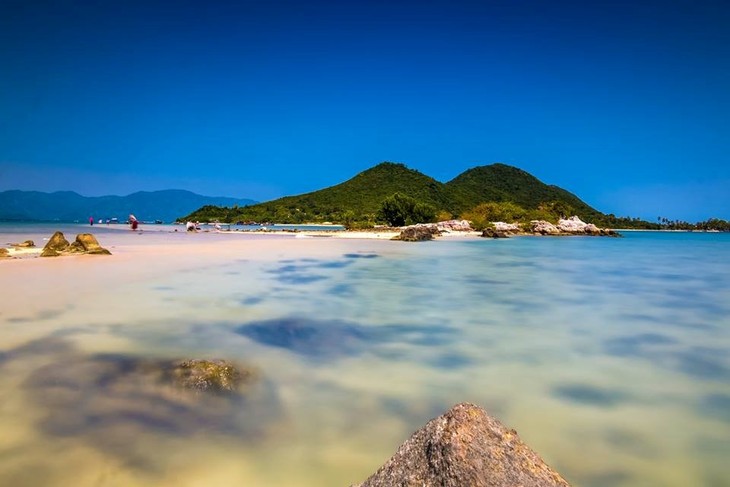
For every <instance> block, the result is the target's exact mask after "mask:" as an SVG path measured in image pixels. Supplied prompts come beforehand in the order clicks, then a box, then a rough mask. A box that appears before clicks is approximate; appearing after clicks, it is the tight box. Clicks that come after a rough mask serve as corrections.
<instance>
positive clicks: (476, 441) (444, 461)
mask: <svg viewBox="0 0 730 487" xmlns="http://www.w3.org/2000/svg"><path fill="white" fill-rule="evenodd" d="M410 486H419V487H436V486H439V487H464V486H470V487H514V486H520V487H568V486H569V484H568V482H566V481H565V479H563V478H562V477H561V476H560V474H558V473H557V472H555V471H554V470H553V469H552V468H550V467H549V466H548V465H547V464H546V463H545V462H544V461H543V460H542V458H540V456H539V455H538V454H537V453H535V452H534V451H533V450H532V449H531V448H530V447H529V446H527V445H526V444H525V443H523V442H522V440H520V438H519V436H517V432H516V431H515V430H510V429H507V428H506V427H505V426H504V425H502V424H501V423H500V422H499V421H497V420H496V419H494V418H493V417H491V416H490V415H489V414H488V413H487V412H486V411H485V410H484V409H482V408H480V407H479V406H475V405H474V404H468V403H462V404H457V405H456V406H454V407H452V408H451V409H449V410H448V411H447V412H446V413H445V414H443V415H441V416H439V417H438V418H435V419H432V420H431V421H429V422H428V423H427V424H426V425H425V426H424V427H423V428H421V429H420V430H418V431H416V432H415V433H414V434H413V436H411V437H410V438H409V439H408V440H407V441H406V442H405V443H403V444H402V445H401V446H400V448H398V451H397V452H396V453H395V455H393V457H392V458H391V459H390V460H388V461H387V462H386V463H385V465H383V466H382V467H380V469H379V470H378V471H377V472H375V473H374V474H373V475H372V476H370V477H369V478H368V479H367V480H365V482H363V483H361V484H358V485H357V486H356V487H410Z"/></svg>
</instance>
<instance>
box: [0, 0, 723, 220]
mask: <svg viewBox="0 0 730 487" xmlns="http://www.w3.org/2000/svg"><path fill="white" fill-rule="evenodd" d="M729 158H730V2H727V1H717V2H708V1H671V0H665V1H641V0H633V1H630V2H623V1H616V0H614V1H605V2H604V1H595V2H594V1H575V2H572V1H560V0H557V1H528V0H503V1H490V0H482V1H475V2H462V1H443V2H442V1H427V0H422V1H418V2H415V1H414V2H408V1H398V0H393V1H367V2H357V1H316V0H309V1H302V2H288V1H263V0H262V1H257V2H247V1H230V2H227V1H226V2H221V1H210V0H209V1H205V2H204V1H197V2H193V1H186V0H178V1H174V2H173V1H170V2H160V1H154V0H144V1H130V0H119V1H115V0H98V1H71V0H68V1H62V0H58V1H50V0H47V1H44V0H32V1H28V0H9V1H8V0H0V190H5V189H26V190H40V191H55V190H74V191H77V192H79V193H81V194H83V195H87V196H93V195H102V194H120V195H124V194H129V193H131V192H134V191H137V190H155V189H167V188H182V189H189V190H192V191H195V192H198V193H201V194H205V195H215V196H218V195H225V196H235V197H242V198H252V199H256V200H267V199H272V198H276V197H279V196H283V195H288V194H299V193H303V192H308V191H312V190H315V189H320V188H322V187H326V186H331V185H333V184H337V183H340V182H342V181H344V180H346V179H348V178H350V177H352V176H354V175H355V174H356V173H358V172H360V171H362V170H365V169H367V168H369V167H371V166H373V165H375V164H377V163H378V162H381V161H384V160H389V161H397V162H403V163H405V164H406V165H408V166H409V167H411V168H414V169H417V170H419V171H421V172H423V173H426V174H428V175H429V176H432V177H434V178H436V179H438V180H440V181H444V182H445V181H448V180H449V179H451V178H453V177H455V176H456V175H458V174H459V173H461V172H463V171H464V170H466V169H468V168H470V167H474V166H477V165H483V164H490V163H492V162H504V163H507V164H512V165H515V166H518V167H520V168H522V169H524V170H526V171H528V172H530V173H532V174H534V175H535V176H536V177H538V178H539V179H541V180H542V181H544V182H546V183H549V184H556V185H558V186H561V187H563V188H565V189H568V190H569V191H572V192H573V193H575V194H577V195H578V196H579V197H581V198H582V199H583V200H585V201H586V202H587V203H589V204H590V205H592V206H594V207H596V208H597V209H599V210H601V211H604V212H606V213H615V214H617V215H622V216H625V215H630V216H639V217H643V218H646V219H649V220H652V221H653V220H655V219H656V218H657V217H658V216H665V217H669V218H672V219H674V218H679V219H687V220H691V221H697V220H702V219H706V218H709V217H719V218H725V219H730V160H729Z"/></svg>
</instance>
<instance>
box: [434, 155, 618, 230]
mask: <svg viewBox="0 0 730 487" xmlns="http://www.w3.org/2000/svg"><path fill="white" fill-rule="evenodd" d="M446 187H447V188H448V189H449V190H451V191H452V192H455V193H457V194H458V195H459V197H460V198H461V205H462V206H461V208H462V209H463V210H467V209H469V208H473V207H475V206H476V205H478V204H480V203H484V202H488V201H496V202H504V201H509V202H512V203H515V204H517V205H519V206H521V207H523V208H526V209H533V208H538V207H539V206H540V205H542V204H545V203H548V202H553V203H555V202H558V204H563V205H567V206H566V209H568V208H569V209H572V210H573V212H574V213H575V214H577V215H579V216H581V217H582V218H587V219H588V221H593V220H595V219H596V218H602V217H604V216H605V215H603V213H601V212H600V211H598V210H596V209H595V208H592V207H591V206H589V205H587V204H586V203H585V202H583V201H582V200H581V199H580V198H578V197H577V196H576V195H574V194H573V193H571V192H569V191H566V190H564V189H563V188H560V187H558V186H553V185H548V184H545V183H543V182H542V181H540V180H539V179H537V178H536V177H535V176H533V175H532V174H530V173H528V172H526V171H523V170H522V169H519V168H517V167H513V166H508V165H506V164H491V165H489V166H479V167H474V168H472V169H469V170H467V171H464V172H463V173H461V174H459V175H458V176H456V177H455V178H454V179H452V180H451V181H449V182H448V183H446Z"/></svg>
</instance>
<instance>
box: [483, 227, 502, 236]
mask: <svg viewBox="0 0 730 487" xmlns="http://www.w3.org/2000/svg"><path fill="white" fill-rule="evenodd" d="M481 236H482V237H484V238H509V235H508V234H507V232H503V231H500V230H496V229H494V228H485V229H484V230H482V235H481Z"/></svg>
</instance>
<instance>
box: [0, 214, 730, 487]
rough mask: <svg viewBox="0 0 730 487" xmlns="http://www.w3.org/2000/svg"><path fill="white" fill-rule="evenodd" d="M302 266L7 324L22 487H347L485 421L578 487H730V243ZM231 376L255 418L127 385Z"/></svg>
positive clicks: (8, 415) (350, 254)
mask: <svg viewBox="0 0 730 487" xmlns="http://www.w3.org/2000/svg"><path fill="white" fill-rule="evenodd" d="M100 228H101V227H100ZM70 230H71V231H73V230H74V229H70ZM95 230H96V226H95ZM43 231H45V228H44V229H40V230H39V235H40V234H42V233H43ZM21 233H22V232H21ZM26 233H28V232H26ZM130 234H132V235H134V234H133V232H130ZM16 235H17V234H16ZM5 236H6V235H5V234H3V237H5ZM13 236H15V235H13ZM211 237H212V235H211ZM251 237H254V236H251ZM102 238H103V236H100V240H102ZM125 238H130V239H131V238H132V237H131V236H130V237H125ZM135 238H137V241H139V239H141V238H146V239H148V240H149V242H150V243H154V241H155V240H154V239H155V238H162V237H161V236H159V237H158V236H155V235H148V236H136V235H135ZM165 238H169V236H166V237H165ZM243 238H248V237H243ZM262 238H266V237H262ZM270 238H277V237H270ZM278 238H288V237H278ZM130 241H131V240H130ZM315 241H316V242H315ZM125 242H126V240H121V241H119V243H118V244H117V245H118V246H119V247H122V246H123V245H124V244H125ZM229 242H230V240H229ZM103 243H104V242H103V240H102V244H103ZM291 243H292V244H293V245H292V247H291V248H292V249H294V250H296V254H295V253H294V252H292V253H291V254H289V253H287V252H285V251H282V252H281V253H279V254H275V255H273V256H269V257H266V258H263V257H258V256H256V255H251V254H246V253H244V252H241V253H240V255H239V256H238V257H237V258H231V255H230V254H229V253H225V252H221V255H220V256H202V257H200V258H199V259H194V260H192V261H190V262H188V263H187V264H185V265H181V266H178V268H176V269H175V270H173V271H170V269H165V271H164V272H162V271H161V272H153V270H149V269H148V270H147V271H146V273H145V276H144V279H129V278H125V279H120V280H119V282H118V283H116V284H115V283H114V282H107V283H106V285H105V286H104V288H103V289H92V290H90V291H88V293H89V294H86V295H83V296H69V297H68V298H65V299H64V298H58V297H56V298H54V300H50V301H51V303H49V304H47V305H46V304H44V303H43V302H39V303H38V306H37V307H36V308H34V309H28V310H26V311H21V310H18V309H12V310H11V311H10V312H9V311H7V308H6V310H4V311H3V312H1V313H0V323H1V326H0V350H2V352H1V353H2V355H0V371H2V372H3V374H2V375H3V376H4V379H2V380H0V397H12V398H13V399H12V401H9V402H8V403H6V404H5V405H3V407H2V409H0V427H3V429H4V430H5V431H9V432H10V433H7V434H6V438H8V439H7V440H6V441H5V442H2V441H0V479H2V478H5V479H10V480H12V481H13V485H71V484H73V485H87V484H88V485H136V484H139V485H144V484H147V485H149V484H155V485H168V484H169V485H204V484H206V483H216V484H219V485H236V484H238V485H242V484H245V485H262V486H265V485H291V486H299V485H300V486H304V485H317V486H324V485H333V486H334V485H348V484H349V483H352V482H356V481H360V480H363V479H364V478H365V477H367V475H368V474H369V473H372V472H374V471H375V470H376V469H377V467H378V466H379V465H380V464H382V463H383V462H384V461H385V460H386V459H387V458H388V457H389V456H390V455H391V454H392V453H393V452H394V451H395V449H396V448H397V446H398V444H400V443H401V442H402V441H404V440H405V439H406V438H407V437H408V436H409V435H410V434H411V433H412V432H413V431H414V430H415V429H417V428H419V427H420V426H421V425H422V424H424V423H425V422H426V421H427V420H428V419H430V418H432V417H434V416H436V415H438V414H440V413H442V412H443V411H444V410H446V409H447V408H448V407H450V406H451V405H453V404H454V403H456V402H461V401H470V402H474V403H477V404H480V405H482V406H484V407H485V408H486V409H487V410H488V411H490V412H491V413H492V414H494V415H495V416H497V417H498V418H499V419H500V420H502V421H503V422H504V423H506V424H507V425H508V426H510V427H514V428H515V429H517V431H518V432H519V434H520V436H521V437H522V438H523V439H524V440H525V441H526V442H527V443H529V444H530V445H531V446H533V448H535V449H536V450H537V451H538V452H539V453H540V454H541V455H542V456H543V457H544V458H545V459H546V460H547V461H548V463H550V464H551V465H553V466H554V467H555V468H556V469H557V470H558V471H560V472H561V473H562V474H563V475H564V476H565V477H566V478H567V479H568V480H569V481H570V482H572V483H573V484H574V485H582V486H589V487H603V486H646V485H664V486H685V485H704V486H722V485H730V470H729V469H728V468H727V458H729V457H730V353H728V350H730V277H729V276H730V234H709V233H708V234H700V233H655V232H627V233H626V237H625V238H622V239H611V238H580V237H576V238H532V237H523V238H512V239H509V240H486V239H474V240H448V241H447V240H440V241H437V242H427V243H419V244H405V243H401V242H389V241H344V240H337V241H334V240H332V239H309V240H304V239H302V240H299V241H294V240H293V239H292V242H291ZM2 264H3V263H0V273H2V272H7V269H8V268H9V267H7V266H5V267H4V266H3V265H2ZM16 267H17V266H16ZM19 337H22V338H19ZM213 356H214V357H222V358H227V359H230V360H235V361H237V362H239V363H244V364H249V365H251V366H252V367H254V368H255V369H256V370H258V371H259V374H260V377H261V381H260V382H259V383H258V385H257V386H256V388H255V390H254V391H253V392H252V393H251V394H250V395H249V396H247V399H245V400H243V401H228V402H211V403H206V402H205V401H203V402H202V403H189V402H185V401H181V400H178V399H173V398H170V397H168V396H167V395H166V394H167V393H161V392H160V391H159V390H156V389H153V388H150V386H149V385H140V380H139V378H135V379H128V378H127V379H121V380H116V379H113V380H112V379H110V378H109V377H115V375H114V374H116V375H117V376H123V377H128V376H125V375H124V372H123V369H124V367H123V366H121V365H119V364H120V363H121V364H127V363H128V360H129V357H133V358H135V359H139V358H140V357H142V358H148V359H152V358H155V359H156V358H172V357H213ZM125 360H126V361H125ZM99 370H102V371H105V372H103V373H101V372H99ZM105 374H106V375H105ZM59 384H60V385H59ZM110 384H111V385H110ZM38 464H41V465H42V466H43V468H39V469H34V468H32V467H33V466H34V465H38ZM79 465H84V468H85V469H86V470H87V471H89V472H92V473H89V474H88V475H86V476H83V477H81V478H79V477H78V476H76V477H74V475H78V474H74V473H73V472H74V471H75V470H74V469H75V468H77V467H78V466H79ZM72 479H74V482H71V480H72Z"/></svg>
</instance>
